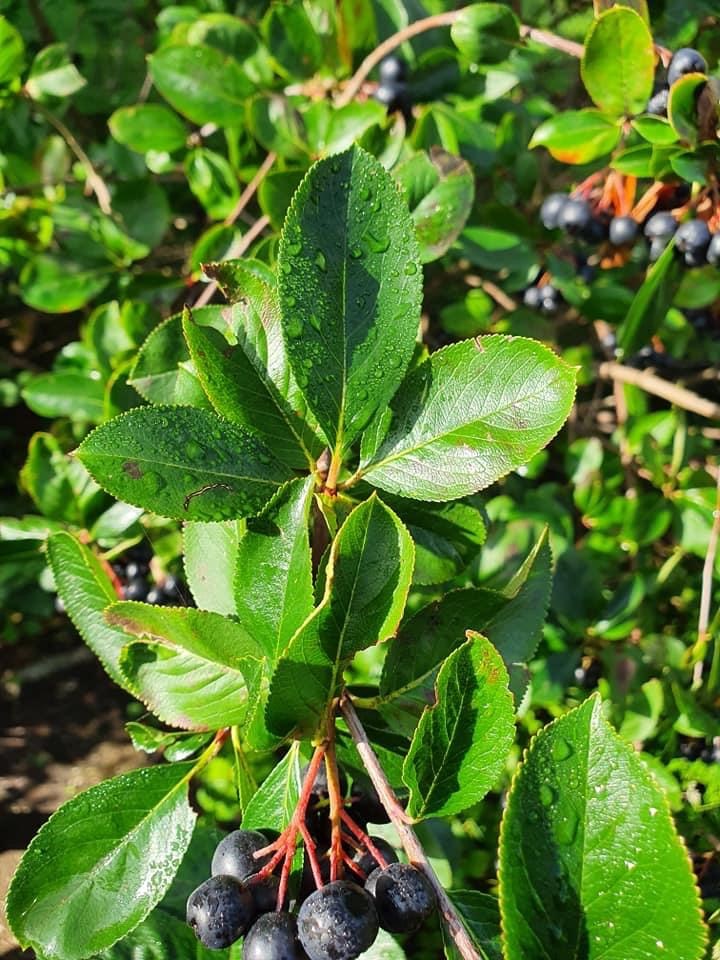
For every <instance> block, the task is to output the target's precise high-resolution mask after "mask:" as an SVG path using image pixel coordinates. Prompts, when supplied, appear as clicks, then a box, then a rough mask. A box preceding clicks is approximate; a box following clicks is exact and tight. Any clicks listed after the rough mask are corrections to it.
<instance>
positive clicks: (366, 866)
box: [353, 837, 397, 876]
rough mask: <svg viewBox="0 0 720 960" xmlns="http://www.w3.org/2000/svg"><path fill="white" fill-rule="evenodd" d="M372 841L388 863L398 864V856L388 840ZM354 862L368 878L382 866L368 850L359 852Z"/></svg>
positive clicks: (372, 838)
mask: <svg viewBox="0 0 720 960" xmlns="http://www.w3.org/2000/svg"><path fill="white" fill-rule="evenodd" d="M370 839H371V840H372V842H373V844H374V845H375V846H376V847H377V849H378V850H379V851H380V853H381V854H382V855H383V856H384V857H385V859H386V860H387V862H388V863H397V854H396V853H395V850H394V849H393V847H391V846H390V844H389V843H388V842H387V840H383V838H382V837H370ZM353 860H354V861H355V863H356V864H357V865H358V866H359V867H360V869H361V870H362V872H363V873H364V874H365V875H366V876H367V874H368V873H372V871H373V870H374V869H375V868H376V867H379V866H380V864H379V863H378V862H377V860H376V859H375V857H374V856H373V855H372V854H371V853H370V852H369V851H367V850H362V851H360V850H358V851H357V852H356V854H355V856H354V857H353Z"/></svg>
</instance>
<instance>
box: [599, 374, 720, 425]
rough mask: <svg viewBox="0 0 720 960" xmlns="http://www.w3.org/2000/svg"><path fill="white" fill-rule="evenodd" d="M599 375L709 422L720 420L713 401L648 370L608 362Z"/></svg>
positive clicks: (718, 406)
mask: <svg viewBox="0 0 720 960" xmlns="http://www.w3.org/2000/svg"><path fill="white" fill-rule="evenodd" d="M598 375H599V376H601V377H603V378H604V379H605V380H615V381H619V382H620V383H629V384H632V386H634V387H640V388H641V389H642V390H645V391H646V392H647V393H652V394H654V395H655V396H656V397H662V398H663V400H669V401H670V403H674V404H675V406H676V407H682V409H683V410H689V411H690V412H691V413H697V414H699V415H700V416H701V417H707V418H708V419H709V420H718V419H720V404H717V403H714V402H713V401H712V400H706V399H705V397H700V396H698V395H697V393H693V392H692V390H688V389H687V388H686V387H679V386H678V385H677V384H676V383H669V382H668V381H667V380H663V379H662V377H658V376H656V375H655V374H654V373H650V372H649V371H648V370H636V369H635V368H634V367H626V366H624V365H623V364H622V363H616V362H615V361H614V360H608V361H606V362H605V363H601V364H600V367H599V369H598Z"/></svg>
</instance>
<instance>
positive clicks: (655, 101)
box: [645, 87, 670, 117]
mask: <svg viewBox="0 0 720 960" xmlns="http://www.w3.org/2000/svg"><path fill="white" fill-rule="evenodd" d="M669 97H670V91H669V90H668V88H667V87H663V88H662V90H658V92H657V93H655V94H653V95H652V97H650V99H649V100H648V102H647V106H646V107H645V113H652V114H653V115H654V116H656V117H665V116H667V108H668V99H669Z"/></svg>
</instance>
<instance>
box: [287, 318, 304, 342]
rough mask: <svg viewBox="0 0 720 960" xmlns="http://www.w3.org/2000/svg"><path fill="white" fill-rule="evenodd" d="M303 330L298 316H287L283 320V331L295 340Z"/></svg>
mask: <svg viewBox="0 0 720 960" xmlns="http://www.w3.org/2000/svg"><path fill="white" fill-rule="evenodd" d="M302 331H303V323H302V320H301V319H300V317H288V319H287V320H286V321H285V333H286V334H287V335H288V336H289V337H290V338H291V339H292V340H296V339H297V338H298V337H299V336H300V335H301V334H302Z"/></svg>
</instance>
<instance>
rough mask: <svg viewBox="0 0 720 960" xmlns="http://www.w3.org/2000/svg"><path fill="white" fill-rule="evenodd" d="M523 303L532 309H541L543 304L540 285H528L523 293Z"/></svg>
mask: <svg viewBox="0 0 720 960" xmlns="http://www.w3.org/2000/svg"><path fill="white" fill-rule="evenodd" d="M523 303H524V304H525V306H526V307H530V309H531V310H539V309H540V305H541V304H542V294H541V293H540V287H528V288H527V290H526V291H525V293H524V294H523Z"/></svg>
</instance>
